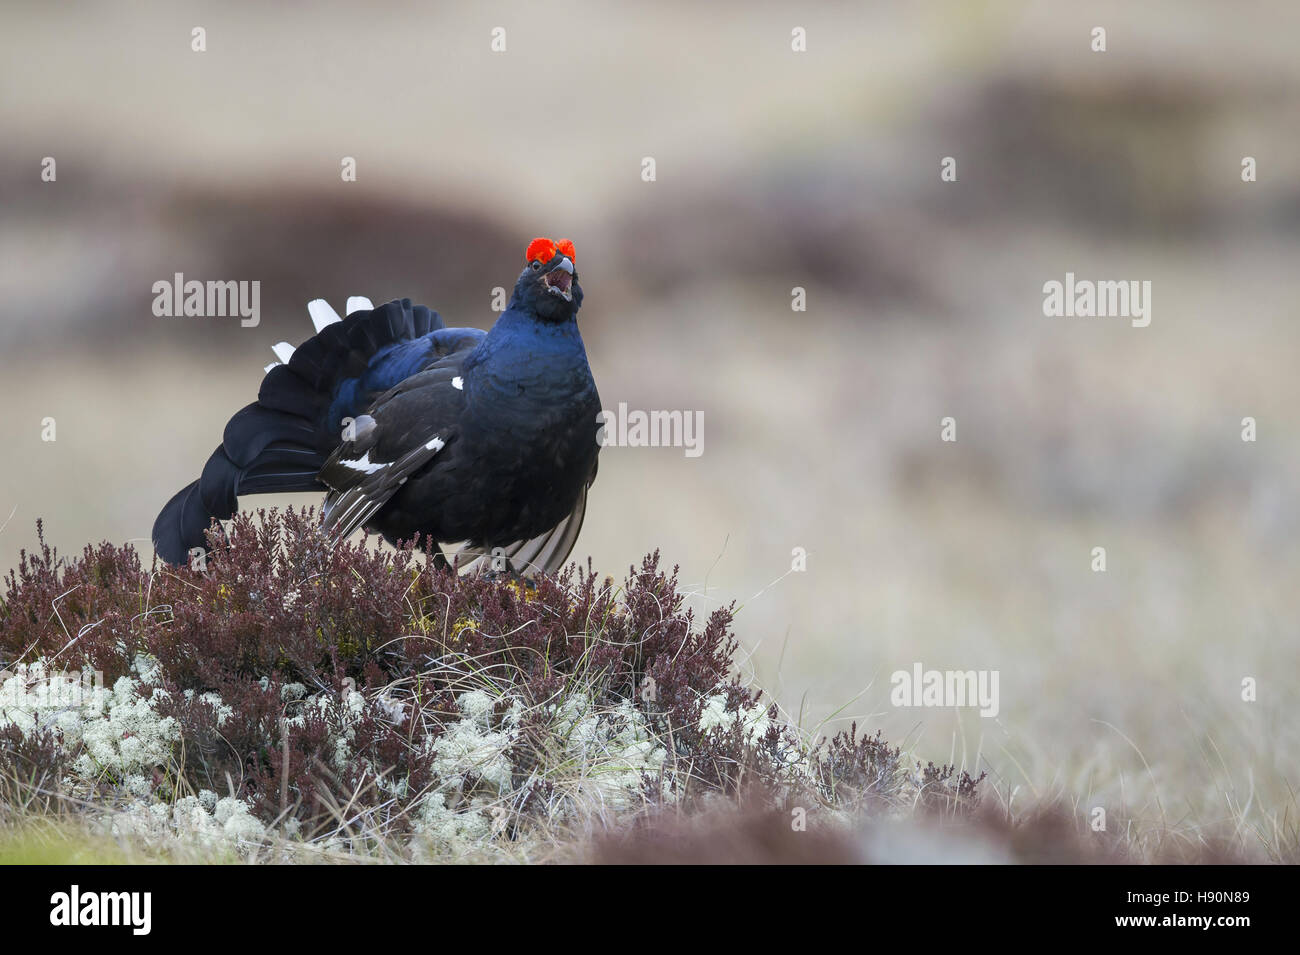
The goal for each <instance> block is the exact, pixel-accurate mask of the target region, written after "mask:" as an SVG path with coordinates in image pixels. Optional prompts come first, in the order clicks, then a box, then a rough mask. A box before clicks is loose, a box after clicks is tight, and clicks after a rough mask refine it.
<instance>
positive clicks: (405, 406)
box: [153, 239, 600, 574]
mask: <svg viewBox="0 0 1300 955" xmlns="http://www.w3.org/2000/svg"><path fill="white" fill-rule="evenodd" d="M526 259H527V264H526V265H525V267H524V270H523V272H522V273H521V274H520V276H519V279H518V281H517V282H516V284H515V289H514V294H513V296H512V297H511V300H510V303H509V305H508V307H507V308H506V311H505V312H504V313H503V314H502V315H501V317H500V318H499V319H498V320H497V322H496V323H495V325H494V326H493V328H492V330H491V331H490V332H487V333H484V332H482V331H480V330H478V329H467V328H447V327H446V326H445V325H444V324H443V322H442V320H441V318H440V317H439V316H438V314H437V313H436V312H433V311H430V310H429V309H427V308H425V307H424V306H421V305H412V304H411V302H410V300H409V299H403V300H401V301H393V302H389V303H388V304H386V305H382V306H380V307H378V308H362V309H359V310H356V311H354V312H353V313H352V314H350V315H348V316H347V318H345V319H343V320H341V321H339V320H337V316H333V315H332V313H331V312H330V311H329V310H328V306H324V303H322V302H316V303H313V306H312V307H313V319H314V320H316V321H317V322H318V331H317V334H316V335H315V336H313V337H312V338H310V339H308V340H307V341H306V342H304V343H303V344H302V345H301V346H300V347H298V348H297V349H296V350H294V351H293V353H292V355H291V356H290V357H289V360H288V361H287V362H286V363H285V364H282V365H277V366H275V367H272V368H270V370H269V371H268V372H267V374H266V377H265V378H264V379H263V381H262V386H261V389H260V391H259V393H258V399H257V401H256V402H254V403H253V404H250V405H248V406H247V407H245V408H243V409H242V410H240V411H239V412H238V413H237V414H235V416H234V417H232V418H231V419H230V421H229V423H228V424H227V425H226V429H225V433H224V435H223V437H222V443H221V446H220V447H218V448H217V449H216V450H215V451H214V452H213V453H212V456H211V457H210V458H209V459H208V462H207V464H206V466H205V467H204V469H203V473H202V476H201V477H200V478H199V480H198V481H195V482H194V483H193V484H190V485H189V486H188V487H186V488H184V489H183V490H181V491H180V492H178V493H177V494H176V495H175V496H174V497H173V498H172V499H171V500H170V501H169V502H168V503H167V505H166V506H165V507H164V508H163V510H162V512H161V513H160V514H159V515H158V519H157V521H156V522H155V524H154V531H153V539H154V543H155V546H156V548H157V550H158V553H159V555H160V556H161V557H162V558H163V559H164V560H166V561H169V562H171V563H182V562H184V561H185V560H186V559H187V555H188V553H189V552H190V551H191V549H193V548H196V547H203V546H205V539H204V531H205V530H206V529H207V528H208V527H209V526H210V524H211V521H212V520H213V519H214V518H215V519H226V518H229V517H231V516H232V515H233V514H234V512H235V510H236V508H237V507H238V499H239V497H240V496H242V495H246V494H259V493H270V492H278V491H307V490H316V489H319V490H323V491H326V492H327V493H326V498H325V507H324V518H323V522H324V525H325V527H326V529H327V530H328V531H329V532H330V533H331V535H333V536H334V537H335V538H342V537H346V536H347V535H348V534H350V533H352V531H354V530H355V529H356V528H358V527H364V528H366V529H368V530H372V531H376V532H378V533H380V534H382V535H383V536H384V537H385V538H387V539H388V540H389V541H391V542H396V541H398V540H409V539H411V538H412V537H413V536H414V535H416V534H417V533H418V534H419V535H420V536H421V538H422V540H424V541H426V546H429V547H430V549H431V552H433V553H434V554H435V556H438V557H439V558H441V556H442V554H443V550H442V549H441V548H437V547H436V546H435V545H433V544H432V542H440V543H442V544H445V545H453V544H454V545H459V546H458V547H457V548H456V550H455V553H457V554H464V555H471V556H474V557H478V558H479V561H478V566H492V567H494V568H495V569H509V570H512V571H514V572H518V573H524V574H532V573H536V572H541V571H553V570H555V569H556V568H558V567H559V566H560V565H561V564H562V563H563V562H564V560H565V559H566V558H567V557H568V555H569V552H570V551H571V550H572V548H573V545H574V542H575V541H576V539H577V535H578V531H579V530H580V529H581V526H582V518H583V514H584V511H585V508H586V499H587V488H588V487H589V485H590V484H591V482H592V481H593V480H594V479H595V475H596V461H597V453H598V451H599V448H598V446H597V441H596V433H597V429H598V426H599V421H598V417H599V412H600V398H599V395H598V394H597V391H596V385H595V382H594V380H593V379H592V375H591V369H590V367H589V366H588V363H587V355H586V350H585V348H584V346H583V342H582V337H581V335H580V334H579V332H578V327H577V317H576V316H577V312H578V309H579V307H580V306H581V304H582V289H581V287H580V286H579V285H578V281H577V274H576V272H575V270H574V265H573V262H574V259H575V255H574V252H573V245H572V243H569V242H567V241H566V242H560V243H555V242H552V241H550V240H545V239H538V240H535V241H534V242H533V243H532V244H530V246H529V248H528V252H527V255H526ZM365 304H367V305H368V304H369V303H365ZM280 347H283V346H280ZM493 558H495V559H493Z"/></svg>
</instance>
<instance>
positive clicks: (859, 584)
mask: <svg viewBox="0 0 1300 955" xmlns="http://www.w3.org/2000/svg"><path fill="white" fill-rule="evenodd" d="M742 11H743V16H742V15H741V13H742ZM3 17H4V23H5V28H4V29H3V30H0V63H2V64H3V65H2V66H0V70H2V71H3V73H4V77H5V79H4V82H3V84H2V85H0V122H2V124H3V127H4V129H5V130H6V133H7V135H6V136H5V137H4V138H3V141H2V142H0V202H2V208H3V215H2V216H0V250H2V254H0V301H2V302H3V303H4V315H3V320H0V371H2V372H3V374H2V375H0V389H2V394H3V400H4V405H5V409H6V410H5V414H4V415H3V416H0V447H3V448H4V449H5V462H6V465H7V466H6V467H4V468H3V469H0V524H3V525H4V527H3V531H2V532H0V567H3V568H7V567H9V566H11V565H13V564H14V563H15V562H16V560H17V556H18V552H19V549H20V548H23V547H31V545H32V543H33V541H34V522H35V520H36V519H37V518H38V517H43V518H44V519H45V522H46V530H47V536H48V538H49V539H50V540H51V541H52V542H53V543H55V544H57V545H58V546H59V547H60V548H61V549H63V550H65V551H68V550H71V551H74V552H75V551H79V550H80V548H81V546H82V545H84V544H85V543H86V542H88V541H98V540H101V539H108V540H111V541H116V542H124V541H135V542H136V543H137V545H138V546H141V547H144V548H146V551H147V537H148V533H149V528H150V526H151V524H152V521H153V518H154V516H155V514H156V513H157V511H158V509H159V507H160V506H161V504H162V503H163V502H164V501H165V500H166V499H167V497H168V496H169V495H170V494H171V493H173V492H174V491H175V490H176V489H178V488H179V487H181V486H182V485H184V484H186V483H188V482H189V481H190V480H192V479H193V478H194V477H196V476H197V474H198V471H199V469H200V467H201V465H202V463H203V461H204V460H205V458H206V456H207V454H208V453H209V452H210V451H211V449H212V447H213V446H214V445H215V443H216V441H217V440H218V438H219V435H220V433H221V428H222V427H223V425H224V423H225V421H226V419H227V418H228V417H229V415H230V414H231V413H233V412H234V411H235V410H236V409H238V408H239V407H240V406H242V405H243V404H245V403H247V402H248V401H251V400H252V399H253V397H254V396H255V394H256V389H257V385H258V382H259V380H260V376H261V373H262V372H261V369H262V366H263V365H264V364H266V363H267V362H269V361H271V360H272V359H273V356H272V354H271V351H270V346H271V345H272V344H273V343H275V342H278V341H280V340H282V339H288V340H289V341H291V342H297V341H300V340H301V339H302V338H303V337H305V336H306V335H307V334H308V332H309V331H310V324H309V323H308V318H307V313H306V308H305V305H306V302H307V301H308V300H309V299H312V298H316V297H324V298H326V299H328V300H329V301H331V302H332V303H334V305H335V306H336V307H340V308H341V306H342V304H343V301H344V299H345V297H346V296H348V295H354V294H356V295H367V296H370V297H371V298H373V299H375V300H376V301H379V300H386V299H389V298H394V297H402V296H409V297H411V298H413V299H415V300H417V301H421V302H424V303H426V304H428V305H430V306H432V307H434V308H437V309H439V310H440V311H441V312H442V313H443V315H444V316H445V317H446V318H447V319H448V321H449V323H451V324H468V325H477V326H479V327H487V326H488V325H490V323H491V321H492V320H493V317H494V315H493V313H492V312H491V310H490V301H491V295H492V289H493V288H494V287H495V286H502V285H503V286H506V287H508V286H509V285H510V284H511V282H512V281H513V278H514V276H515V274H516V273H517V271H518V267H519V264H520V263H519V260H520V256H521V254H522V250H523V248H524V245H525V244H526V242H527V240H528V239H529V238H531V237H532V236H534V235H566V236H571V237H573V239H574V240H575V242H576V244H577V248H578V254H579V263H580V272H581V275H582V281H583V286H584V288H585V289H586V293H587V298H586V304H585V307H584V309H583V312H582V315H581V325H582V328H583V334H584V337H585V339H586V341H587V346H588V352H589V354H590V356H591V361H592V365H593V368H594V370H595V373H596V377H597V381H598V382H599V385H600V388H601V394H602V398H603V400H604V402H605V405H606V407H615V406H616V405H617V404H618V403H619V402H627V403H628V405H629V407H631V408H644V409H655V408H663V409H690V410H697V409H698V410H700V411H702V412H703V414H704V422H705V430H704V453H703V455H702V456H700V457H697V458H688V457H687V456H685V455H684V454H683V453H682V450H681V449H672V448H656V449H639V448H623V449H620V448H609V449H607V450H606V451H605V453H604V454H602V460H601V467H600V477H599V480H598V482H597V484H596V487H595V489H594V493H593V496H592V498H591V503H590V508H589V511H588V515H587V521H586V525H585V527H584V530H583V535H582V537H581V539H580V540H579V543H578V548H577V551H576V552H575V556H578V557H581V558H584V559H585V558H586V557H587V556H588V555H590V557H591V558H592V560H593V562H594V565H595V567H596V568H597V569H598V570H600V571H602V572H608V573H612V574H616V575H617V574H621V573H622V572H623V571H625V570H626V569H627V567H628V565H630V564H631V563H633V562H634V561H636V560H638V559H639V558H640V556H641V555H643V554H644V553H646V552H647V551H650V550H653V549H654V548H661V549H662V552H663V554H664V555H665V558H666V560H667V561H668V562H669V563H672V562H678V563H680V565H681V580H682V581H683V583H684V584H687V585H689V587H690V588H691V589H692V590H693V592H694V594H695V597H694V599H695V600H696V601H697V602H698V604H699V606H700V607H701V608H702V609H708V608H712V607H715V606H717V605H719V604H726V603H729V602H730V601H732V600H736V601H738V603H739V605H740V608H739V612H738V616H737V624H736V626H737V632H738V634H739V636H740V639H741V642H742V649H743V658H744V661H745V669H746V675H747V676H749V675H752V677H753V679H754V680H755V681H756V682H757V683H758V684H759V685H761V686H763V687H764V688H765V689H766V690H767V691H768V692H769V693H770V694H771V695H773V696H774V697H775V698H776V699H777V700H778V701H779V702H780V703H781V704H782V705H783V706H784V707H785V708H786V709H787V710H788V711H790V712H791V713H792V714H795V715H796V716H797V717H799V718H800V719H801V720H802V723H803V725H804V727H805V728H806V729H811V728H815V727H816V726H817V725H818V724H819V723H820V722H821V721H822V720H826V719H832V720H833V722H831V723H828V724H827V729H836V728H840V727H841V726H842V725H843V724H845V723H847V722H848V721H849V720H850V719H856V720H857V721H858V723H859V724H860V725H863V726H868V727H870V728H872V729H874V728H876V727H880V728H882V729H883V730H884V732H885V734H886V736H887V737H888V738H889V739H891V740H894V741H896V742H904V741H905V742H906V743H907V744H908V745H909V747H912V748H914V749H915V750H916V752H917V753H918V754H920V755H921V756H923V757H925V758H932V759H935V760H940V759H942V760H944V761H947V762H953V763H956V764H958V765H959V766H962V767H963V768H968V769H970V770H972V772H975V771H979V770H987V771H988V772H989V773H990V776H989V779H988V782H987V783H986V786H988V787H989V791H990V793H996V796H990V797H989V798H990V799H1000V800H1001V801H1002V802H1003V803H1004V804H1010V805H1012V806H1016V805H1020V804H1022V803H1025V802H1034V801H1051V800H1055V799H1057V798H1061V799H1064V800H1065V801H1066V802H1068V803H1071V804H1073V805H1075V806H1077V807H1078V810H1079V813H1080V818H1082V817H1083V814H1084V813H1086V811H1087V810H1088V808H1090V807H1092V806H1097V805H1101V806H1107V807H1114V808H1116V809H1117V810H1118V811H1119V813H1120V816H1121V817H1122V818H1132V819H1134V820H1135V822H1134V823H1133V824H1132V825H1133V827H1134V833H1135V836H1141V837H1143V838H1145V837H1147V836H1150V837H1152V838H1153V839H1156V840H1159V839H1160V838H1162V837H1163V836H1164V835H1166V834H1169V833H1177V834H1178V835H1179V836H1180V837H1186V838H1189V839H1192V840H1195V839H1197V838H1199V837H1200V834H1201V833H1203V832H1209V831H1215V832H1221V831H1223V830H1224V829H1225V828H1226V830H1227V831H1229V832H1233V833H1235V834H1237V835H1238V836H1239V837H1241V838H1242V839H1243V841H1247V842H1255V843H1257V844H1259V845H1261V846H1263V847H1265V848H1266V850H1267V851H1269V852H1276V851H1277V850H1278V848H1279V847H1280V846H1285V845H1291V846H1292V847H1294V845H1295V842H1296V838H1297V837H1296V832H1295V828H1294V827H1295V818H1296V809H1297V807H1296V805H1295V801H1294V796H1293V793H1294V790H1295V785H1296V779H1295V777H1294V769H1295V766H1296V765H1297V764H1298V762H1300V720H1298V719H1297V712H1296V702H1295V699H1294V695H1293V693H1292V691H1293V689H1294V687H1295V686H1296V682H1297V680H1298V679H1300V653H1297V620H1300V592H1298V590H1297V587H1296V580H1297V577H1298V575H1300V545H1298V544H1297V530H1298V529H1300V506H1298V505H1297V501H1296V498H1295V493H1294V491H1295V488H1296V487H1297V480H1298V479H1300V429H1297V427H1296V426H1295V421H1294V417H1293V416H1294V411H1295V409H1296V408H1297V407H1300V378H1298V377H1297V375H1296V374H1295V370H1294V366H1295V361H1296V358H1297V355H1298V354H1300V352H1298V351H1297V346H1298V345H1300V333H1298V332H1297V322H1296V320H1297V318H1298V317H1300V316H1297V309H1298V306H1297V304H1296V303H1297V301H1300V295H1298V294H1297V293H1298V292H1300V273H1298V272H1297V270H1296V269H1295V265H1294V264H1295V262H1296V257H1297V254H1300V152H1297V151H1296V148H1295V144H1296V136H1295V133H1296V130H1297V128H1298V127H1297V123H1298V122H1300V62H1298V61H1297V60H1296V57H1295V54H1294V36H1295V34H1296V29H1297V28H1298V27H1300V8H1287V7H1285V6H1284V5H1278V4H1264V3H1240V4H1232V5H1220V4H1211V3H1190V4H1189V3H1174V2H1172V0H1170V2H1158V3H1145V4H1141V5H1135V4H1124V3H1101V4H1096V5H1090V6H1089V7H1088V8H1087V9H1086V10H1085V9H1082V8H1080V9H1073V8H1070V7H1069V6H1067V5H1055V4H1033V3H996V2H993V3H981V4H969V3H959V2H953V3H934V4H904V3H897V4H873V5H871V6H870V8H869V9H863V8H861V7H859V6H857V5H848V4H828V5H825V6H824V7H819V8H818V9H816V10H807V11H805V10H802V9H800V10H798V11H794V10H791V9H789V8H787V7H785V6H783V5H777V4H743V5H742V4H731V3H726V4H712V5H709V6H707V7H701V6H700V5H692V4H673V3H669V4H663V3H660V4H655V5H653V6H649V5H647V6H644V7H635V8H634V7H631V6H629V5H619V6H607V7H600V6H592V5H581V4H576V3H568V2H557V3H554V4H551V5H549V6H548V7H547V8H546V10H545V11H544V12H542V11H540V10H537V9H534V8H531V7H528V6H526V5H522V4H508V3H482V4H475V5H474V6H473V7H472V8H470V7H465V8H456V9H454V10H446V11H434V10H429V9H426V8H423V7H418V6H415V5H406V4H395V3H394V4H379V5H372V6H369V7H367V8H366V9H365V10H364V11H362V10H360V9H358V8H356V7H355V6H353V5H348V4H341V3H340V4H326V5H313V6H311V7H307V6H304V5H299V4H283V5H277V6H270V7H267V6H259V5H252V4H248V5H243V4H240V5H231V6H229V7H226V8H217V7H210V6H207V5H203V4H194V5H189V4H184V3H181V4H170V5H157V6H151V5H140V6H134V5H133V6H130V7H113V8H108V7H97V6H82V5H66V6H63V5H61V6H50V5H47V4H37V3H11V4H9V5H7V7H6V10H5V13H4V15H3ZM196 25H202V26H203V27H204V28H205V29H206V31H207V51H206V52H205V53H202V54H199V53H195V52H192V51H191V49H190V30H191V28H192V27H194V26H196ZM498 25H504V26H505V27H506V29H507V35H508V49H507V52H505V53H503V54H494V53H492V52H491V51H490V49H489V40H490V31H491V29H492V28H493V27H495V26H498ZM795 25H800V26H803V27H805V28H806V29H807V31H808V38H809V39H808V51H807V52H806V53H803V54H795V53H792V52H791V49H790V30H791V28H792V27H793V26H795ZM1097 25H1102V26H1105V27H1106V29H1107V32H1108V45H1109V49H1108V51H1107V52H1106V53H1104V54H1099V53H1094V52H1092V51H1091V50H1090V48H1089V33H1090V30H1091V29H1092V28H1093V27H1094V26H1097ZM46 156H52V157H55V158H56V160H57V164H58V165H57V175H58V178H57V181H56V182H54V183H47V182H42V181H41V179H40V163H41V160H42V158H43V157H46ZM344 156H352V157H355V158H356V160H357V169H358V181H356V182H352V183H345V182H343V181H341V178H340V175H339V168H340V160H341V158H342V157H344ZM645 156H652V157H654V158H655V160H656V163H657V179H656V181H654V182H649V183H648V182H643V181H642V180H641V178H640V171H641V161H642V158H643V157H645ZM944 156H954V157H956V158H957V161H958V180H957V182H955V183H945V182H941V181H940V178H939V175H938V172H939V163H940V159H941V158H942V157H944ZM1243 156H1253V157H1255V158H1256V159H1257V161H1258V168H1259V180H1258V181H1257V182H1254V183H1249V184H1247V183H1243V182H1242V180H1241V175H1240V171H1241V160H1242V157H1243ZM1067 271H1072V272H1074V273H1076V274H1077V275H1079V276H1080V277H1091V278H1108V279H1143V280H1150V281H1151V282H1152V284H1153V289H1154V291H1153V302H1152V321H1151V324H1150V326H1149V327H1147V328H1132V327H1130V326H1129V324H1128V322H1127V321H1125V320H1122V319H1049V318H1045V317H1044V316H1043V313H1042V285H1043V283H1044V282H1046V281H1048V280H1051V279H1057V280H1060V279H1063V277H1064V273H1066V272H1067ZM175 272H183V273H185V275H186V276H187V277H191V278H201V279H245V280H251V279H257V280H260V281H261V283H262V297H261V314H262V320H261V324H260V325H259V326H258V327H256V328H241V327H240V325H239V322H238V321H237V320H234V319H194V318H156V317H154V315H153V314H152V312H151V308H150V306H151V302H152V300H153V295H152V292H151V286H152V284H153V283H154V282H155V281H158V280H160V279H170V278H171V276H172V275H173V273H175ZM794 286H802V287H804V288H806V289H807V302H808V307H807V311H806V312H792V310H791V307H790V294H791V288H792V287H794ZM948 415H952V416H955V417H956V419H957V422H958V425H957V427H958V440H957V442H956V443H943V442H941V441H940V440H939V421H940V419H941V418H943V417H945V416H948ZM1245 416H1253V417H1255V418H1256V419H1257V421H1258V427H1259V440H1258V441H1257V442H1255V443H1245V442H1243V441H1242V440H1241V439H1240V431H1241V420H1242V418H1243V417H1245ZM47 417H52V418H54V419H55V421H56V422H57V440H56V441H53V442H46V441H43V440H42V438H41V433H42V421H43V419H45V418H47ZM308 500H310V498H309V497H307V496H295V497H289V498H282V499H265V500H255V501H251V502H247V503H250V504H272V503H277V504H283V503H288V502H292V503H304V502H307V501H308ZM11 512H12V514H11ZM6 519H7V522H6ZM1095 546H1105V547H1106V549H1107V553H1108V570H1107V572H1106V573H1104V574H1100V573H1093V572H1092V571H1091V570H1090V560H1091V556H1090V552H1091V549H1092V548H1093V547H1095ZM799 547H801V548H805V549H806V551H807V554H808V561H807V570H806V571H805V572H802V573H791V572H789V571H790V567H791V553H792V550H793V549H794V548H799ZM917 661H919V662H921V663H923V664H924V665H925V666H926V667H932V668H941V669H996V670H999V671H1000V673H1001V691H1002V693H1001V696H1002V699H1001V704H1002V705H1001V712H1000V714H999V715H998V716H997V718H996V719H981V718H980V717H979V716H978V715H977V714H976V713H975V712H974V711H973V710H962V711H958V712H946V711H942V710H918V709H901V708H895V707H893V706H891V705H890V702H889V690H890V684H889V675H890V674H891V673H892V672H893V671H895V670H898V669H910V668H911V666H912V664H913V663H914V662H917ZM1246 677H1253V678H1255V679H1257V680H1258V681H1259V700H1258V702H1255V703H1249V704H1248V703H1243V702H1242V700H1241V682H1242V680H1243V679H1244V678H1246ZM1288 774H1291V775H1288ZM1288 814H1289V815H1288ZM1287 820H1289V822H1288V821H1287Z"/></svg>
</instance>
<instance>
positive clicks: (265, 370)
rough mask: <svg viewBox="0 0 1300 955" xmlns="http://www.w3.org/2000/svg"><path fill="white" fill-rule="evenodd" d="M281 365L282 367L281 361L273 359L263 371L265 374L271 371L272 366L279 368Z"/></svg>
mask: <svg viewBox="0 0 1300 955" xmlns="http://www.w3.org/2000/svg"><path fill="white" fill-rule="evenodd" d="M279 367H280V363H279V362H278V361H273V362H271V364H269V365H267V366H266V367H265V368H263V369H262V373H263V374H266V373H267V372H269V371H270V370H271V369H272V368H279Z"/></svg>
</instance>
